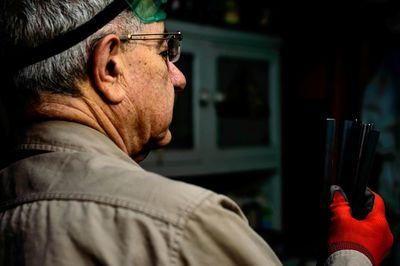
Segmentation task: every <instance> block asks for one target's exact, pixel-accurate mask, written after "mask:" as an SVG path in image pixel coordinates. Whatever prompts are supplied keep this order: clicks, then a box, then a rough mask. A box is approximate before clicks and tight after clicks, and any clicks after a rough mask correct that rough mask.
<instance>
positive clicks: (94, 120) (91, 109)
mask: <svg viewBox="0 0 400 266" xmlns="http://www.w3.org/2000/svg"><path fill="white" fill-rule="evenodd" d="M26 115H27V117H28V119H29V120H32V121H35V120H63V121H70V122H76V123H79V124H83V125H86V126H89V127H91V128H93V129H95V130H97V131H99V132H101V133H103V134H104V135H106V136H107V137H109V138H110V139H111V140H112V141H113V142H114V143H115V144H116V145H117V146H118V147H119V148H120V149H121V150H123V151H124V152H126V153H128V148H127V147H126V145H125V143H124V141H123V136H122V135H121V133H120V131H119V129H118V128H117V126H116V124H115V121H113V117H112V116H111V115H110V114H109V113H107V109H106V105H102V104H100V103H98V102H97V101H93V100H89V98H87V97H85V96H78V97H73V96H66V95H60V94H52V93H44V94H42V95H41V97H40V100H39V101H38V102H37V103H36V104H34V105H32V107H30V108H29V110H27V112H26Z"/></svg>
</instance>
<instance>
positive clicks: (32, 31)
mask: <svg viewBox="0 0 400 266" xmlns="http://www.w3.org/2000/svg"><path fill="white" fill-rule="evenodd" d="M112 1H113V0H2V1H1V2H2V3H1V4H0V5H1V6H0V9H1V10H0V28H1V29H0V32H1V33H0V38H1V39H2V42H0V43H3V44H0V48H1V46H2V45H4V43H8V44H10V43H11V44H13V45H21V44H22V45H25V46H29V47H35V46H38V45H39V44H41V43H44V42H46V41H48V40H50V39H53V38H54V37H56V36H59V35H61V34H63V33H65V32H68V31H70V30H72V29H75V28H76V27H78V26H79V25H82V24H84V23H85V22H87V21H88V20H90V19H91V18H93V17H94V16H95V15H96V14H97V13H99V12H100V11H101V10H103V9H104V8H105V7H106V6H107V5H108V4H110V3H111V2H112ZM141 27H142V22H141V21H140V20H139V19H138V18H137V17H136V16H134V15H133V12H131V11H129V10H125V11H123V12H122V13H121V14H120V15H119V16H117V17H116V18H115V19H114V20H112V21H110V22H109V23H108V24H107V25H105V26H104V27H103V28H101V29H99V30H98V31H97V32H96V33H93V34H92V35H91V36H89V37H88V38H86V39H85V40H83V41H82V42H80V43H78V44H76V45H75V46H73V47H71V48H69V49H67V50H65V51H64V52H61V53H59V54H57V55H55V56H52V57H50V58H48V59H46V60H43V61H40V62H37V63H35V64H33V65H30V66H27V67H25V68H23V69H21V70H19V71H17V72H16V73H15V75H14V76H13V78H12V86H13V87H15V89H16V90H17V91H18V93H19V94H23V95H26V96H29V97H31V96H34V95H39V94H40V92H41V91H49V92H52V93H63V94H69V95H73V96H78V95H80V91H79V89H78V88H77V86H76V84H77V82H78V81H80V80H82V79H84V78H85V77H86V75H87V67H88V62H89V58H90V54H91V51H92V48H93V46H94V45H95V43H96V41H97V40H98V39H100V38H102V37H104V36H105V35H107V34H110V33H116V34H127V33H128V32H129V33H135V32H138V31H139V30H140V29H141ZM2 49H3V50H6V49H7V46H6V47H2ZM5 52H7V51H5ZM15 60H18V58H15Z"/></svg>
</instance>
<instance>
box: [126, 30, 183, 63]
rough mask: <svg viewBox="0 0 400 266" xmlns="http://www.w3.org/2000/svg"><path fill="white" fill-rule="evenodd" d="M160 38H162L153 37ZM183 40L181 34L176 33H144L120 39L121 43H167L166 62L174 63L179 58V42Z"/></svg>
mask: <svg viewBox="0 0 400 266" xmlns="http://www.w3.org/2000/svg"><path fill="white" fill-rule="evenodd" d="M153 36H162V37H153ZM182 39H183V36H182V33H181V32H180V31H177V32H165V33H144V34H128V35H127V36H125V37H121V38H120V40H121V41H150V40H152V41H158V40H165V41H167V45H168V50H167V51H166V56H167V59H168V61H170V62H171V63H175V62H177V61H178V60H179V57H180V56H181V41H182Z"/></svg>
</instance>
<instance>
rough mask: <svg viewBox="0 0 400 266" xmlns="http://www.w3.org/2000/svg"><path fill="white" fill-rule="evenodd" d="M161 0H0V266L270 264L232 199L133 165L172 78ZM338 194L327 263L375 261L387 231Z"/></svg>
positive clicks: (181, 82) (161, 140)
mask: <svg viewBox="0 0 400 266" xmlns="http://www.w3.org/2000/svg"><path fill="white" fill-rule="evenodd" d="M163 2H165V1H162V0H159V1H157V0H154V1H150V0H131V1H128V0H86V1H81V0H62V1H61V0H46V1H41V0H4V1H2V2H1V9H0V10H1V11H0V21H1V26H0V31H1V32H0V34H1V36H0V37H1V39H2V42H1V44H0V45H2V49H1V51H2V57H3V60H8V61H7V62H9V64H10V65H9V69H8V71H7V72H6V74H7V77H6V78H7V79H8V80H9V87H8V88H3V90H7V93H9V95H8V96H9V97H10V99H11V98H12V99H14V100H13V104H11V105H10V106H9V109H10V110H13V111H14V112H15V113H18V114H19V116H18V120H14V122H15V124H14V128H15V129H16V133H18V135H17V136H18V137H17V138H16V145H15V149H14V150H13V154H12V155H13V156H12V160H11V161H10V163H9V165H8V166H7V167H6V168H4V169H3V170H2V171H1V172H0V180H1V186H0V199H1V210H0V211H1V212H0V264H1V265H41V266H43V265H113V266H115V265H141V266H144V265H224V266H228V265H280V264H281V262H280V261H279V259H278V258H277V256H276V255H275V254H274V252H273V251H272V250H271V249H270V247H269V246H268V244H267V243H265V242H264V240H263V239H262V238H261V237H259V236H258V235H257V234H256V233H255V232H254V231H253V230H252V229H251V228H250V227H249V226H248V224H247V221H246V219H245V217H244V216H243V213H242V212H241V210H240V209H239V208H238V206H237V205H236V204H235V203H234V202H233V201H232V200H230V199H229V198H227V197H224V196H222V195H218V194H215V193H213V192H211V191H208V190H205V189H202V188H199V187H196V186H192V185H189V184H185V183H182V182H176V181H173V180H170V179H167V178H165V177H162V176H159V175H157V174H154V173H150V172H146V171H145V170H143V169H142V168H141V167H140V166H139V165H138V164H137V162H138V161H140V160H143V159H144V158H145V156H146V155H147V154H148V152H149V151H150V149H153V148H156V147H160V146H164V145H166V144H168V142H169V141H170V139H171V133H170V131H169V129H168V127H169V125H170V122H171V119H172V109H173V102H174V94H175V90H182V89H183V88H184V87H185V77H184V76H183V74H182V73H181V72H180V70H179V69H178V68H177V67H176V66H175V65H174V62H176V60H178V59H179V54H180V42H181V39H182V35H181V33H180V32H166V30H165V25H164V22H163V20H164V19H165V13H164V12H163V10H162V8H161V7H162V4H163ZM16 103H18V104H16ZM19 121H21V122H22V123H18V122H19ZM340 195H341V194H340V193H336V194H335V197H334V200H333V203H332V210H333V211H334V212H333V213H334V218H335V219H333V220H332V221H333V223H332V224H333V227H332V228H333V230H332V231H331V232H332V233H331V238H330V239H332V241H331V242H330V243H332V244H335V245H333V246H332V245H331V247H333V248H332V249H331V253H332V254H331V256H330V257H329V258H328V260H327V263H329V264H332V265H333V264H338V265H339V264H341V263H343V261H345V262H348V263H352V262H357V263H360V264H361V263H364V264H365V265H370V264H371V263H379V262H380V261H381V260H382V259H383V257H384V256H385V254H386V253H387V252H388V250H389V249H390V247H391V241H392V239H391V237H392V236H391V233H390V230H389V229H388V226H387V223H386V220H385V217H384V210H383V209H382V206H383V202H382V200H381V199H380V198H379V196H378V195H376V205H377V206H378V207H377V208H375V209H374V210H373V211H372V213H371V214H373V215H374V216H376V217H378V218H379V220H368V219H366V220H365V221H353V220H352V218H351V217H347V216H343V215H341V213H343V212H344V213H349V210H348V209H347V208H348V204H347V202H346V200H345V199H344V198H343V197H341V196H340ZM348 216H349V215H348ZM350 216H351V215H350ZM356 222H359V224H360V225H362V226H356V225H358V224H356ZM349 229H350V230H351V231H352V232H353V231H354V232H355V233H359V234H365V235H367V236H368V238H366V239H368V241H369V242H368V245H366V244H365V242H366V240H365V239H363V238H360V237H356V236H353V234H347V235H346V234H344V235H345V236H342V234H343V233H344V232H347V231H346V230H349ZM372 229H373V230H372ZM371 231H372V232H371ZM356 235H357V234H356ZM343 243H345V245H341V244H343Z"/></svg>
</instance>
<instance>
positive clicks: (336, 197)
mask: <svg viewBox="0 0 400 266" xmlns="http://www.w3.org/2000/svg"><path fill="white" fill-rule="evenodd" d="M336 192H338V193H336ZM330 195H331V197H330V201H331V202H333V201H335V202H337V201H346V202H347V201H348V199H347V196H346V193H345V192H344V191H343V189H342V188H341V187H340V186H338V185H332V186H331V187H330Z"/></svg>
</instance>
